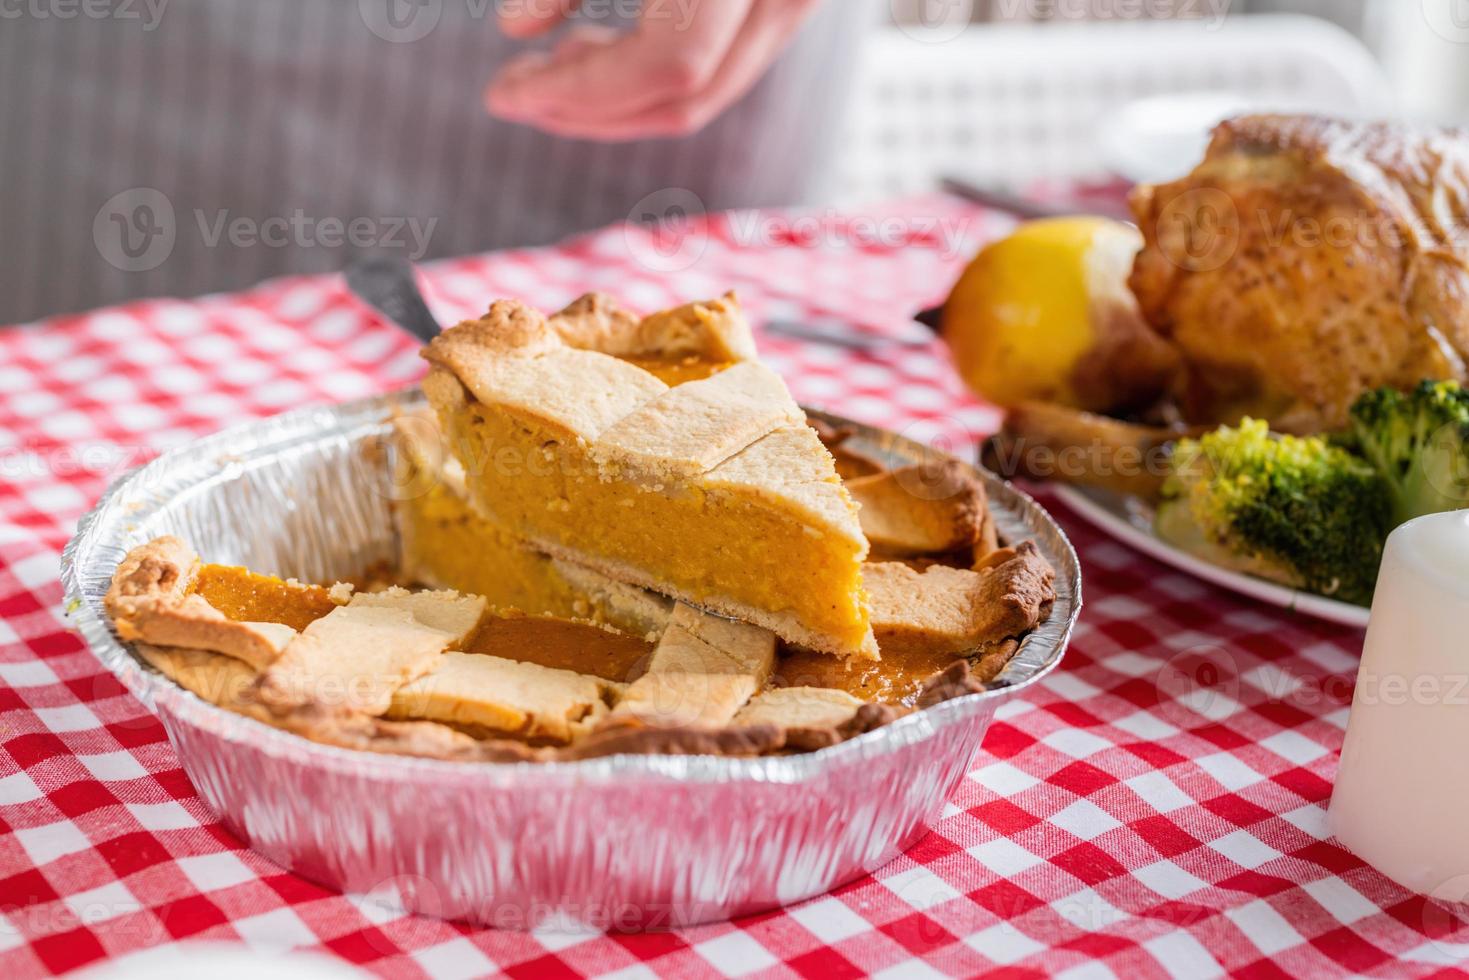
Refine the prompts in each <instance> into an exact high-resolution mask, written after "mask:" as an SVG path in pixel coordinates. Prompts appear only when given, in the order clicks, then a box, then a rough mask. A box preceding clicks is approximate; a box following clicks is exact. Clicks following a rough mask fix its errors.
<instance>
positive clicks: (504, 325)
mask: <svg viewBox="0 0 1469 980" xmlns="http://www.w3.org/2000/svg"><path fill="white" fill-rule="evenodd" d="M723 302H726V303H729V302H732V301H730V300H726V301H723ZM716 314H717V315H719V316H726V315H728V314H729V310H728V308H725V309H718V310H714V311H713V312H711V311H710V310H707V309H706V310H704V311H703V312H702V313H700V314H699V315H700V316H706V317H708V316H714V315H716ZM684 319H687V317H685V318H684ZM684 319H680V318H671V319H670V320H669V323H668V326H667V331H668V332H669V334H670V336H669V341H668V343H669V345H670V347H672V346H673V345H674V344H675V342H676V341H681V340H683V339H684V338H686V336H687V335H689V334H690V333H691V328H690V323H694V321H693V320H690V321H689V322H688V323H686V322H684ZM658 323H659V321H657V320H653V321H652V323H651V324H649V323H648V322H647V321H644V323H643V325H642V328H641V330H640V331H639V333H638V340H639V344H638V346H639V352H640V353H639V357H638V358H636V359H627V358H623V357H618V356H614V355H612V354H608V353H604V352H602V351H599V350H592V349H586V348H582V347H575V346H572V345H571V344H570V343H568V342H567V340H566V339H565V337H566V336H567V335H570V333H571V332H570V331H569V330H567V329H566V328H565V327H564V325H563V326H561V327H559V328H558V326H557V325H556V324H552V323H550V322H548V321H547V320H546V318H545V317H543V316H542V315H541V314H540V313H539V312H537V311H535V310H532V309H529V308H527V307H525V306H522V305H521V304H519V303H515V302H508V301H502V302H497V303H495V304H494V305H493V306H492V307H491V308H490V311H489V313H488V314H486V316H485V317H483V318H482V319H479V320H472V321H468V322H465V323H462V324H460V325H459V326H456V327H454V328H452V329H450V330H447V331H445V332H444V333H443V334H442V335H441V336H439V337H438V338H436V339H435V340H434V341H433V342H432V343H431V344H430V345H429V346H428V348H427V349H426V350H425V351H424V356H425V357H426V358H427V359H428V360H429V362H430V363H431V364H432V365H433V369H432V370H431V372H430V373H429V376H428V378H427V379H426V381H425V383H424V389H425V391H426V392H427V393H428V397H429V399H430V401H431V402H432V404H433V406H434V408H435V410H436V412H437V414H438V416H439V419H440V422H441V425H442V427H443V430H444V432H445V434H446V437H447V440H448V445H449V448H450V451H451V452H452V453H453V454H454V455H455V456H456V457H457V458H458V459H459V461H460V463H461V465H462V467H463V470H464V474H465V487H466V490H467V493H468V494H469V496H470V498H471V499H472V501H473V503H474V504H475V507H476V510H477V511H478V512H479V513H480V514H481V515H482V516H483V517H484V518H485V519H486V520H487V521H489V522H490V523H492V524H493V525H495V526H498V527H499V528H501V529H502V530H504V531H506V532H507V533H509V534H512V535H514V536H516V537H517V538H520V539H522V540H525V541H526V542H528V543H530V544H531V545H533V546H534V547H535V548H536V549H538V550H540V551H543V552H545V553H547V554H549V555H551V556H553V557H556V558H560V559H564V560H566V561H569V562H574V563H576V564H579V565H583V566H586V567H588V568H591V569H594V570H596V571H598V572H600V573H602V574H604V575H606V576H608V577H609V578H612V579H614V580H617V581H620V582H625V583H627V584H630V585H636V586H641V587H644V588H648V589H651V590H654V591H656V592H660V593H663V594H664V595H667V596H670V597H673V598H676V599H679V600H682V601H684V602H688V603H691V604H693V605H696V606H699V607H702V608H704V609H708V610H711V611H713V612H716V613H720V614H722V615H726V616H732V617H735V618H737V619H740V620H742V621H745V622H748V623H753V624H756V625H758V626H761V627H764V628H766V629H768V630H770V631H771V632H773V633H775V634H777V635H778V636H780V637H781V638H783V639H785V640H787V641H789V642H792V643H796V644H800V645H802V646H805V647H809V648H812V649H815V650H819V651H822V652H825V653H830V654H836V655H841V656H859V657H867V658H875V657H876V656H877V646H876V643H875V640H874V637H873V633H872V628H871V625H870V622H869V614H868V608H867V602H866V596H865V593H864V591H863V588H862V562H863V560H864V559H865V558H866V556H867V551H868V543H867V539H866V538H865V537H864V535H863V533H862V527H861V524H860V522H859V520H858V516H857V507H856V505H855V504H854V503H853V501H852V498H851V496H850V495H849V494H848V492H847V490H846V489H845V488H844V487H843V486H842V483H841V480H840V479H839V478H838V476H837V471H836V466H835V463H834V462H833V460H832V457H831V454H830V453H829V452H827V450H826V448H825V447H824V446H823V445H822V443H821V440H820V439H819V438H818V437H817V435H816V433H815V432H813V431H812V430H811V428H810V427H809V426H807V424H806V420H805V415H804V413H803V412H802V411H801V409H800V408H799V407H798V406H797V405H796V403H795V402H794V401H793V400H792V399H791V396H790V394H789V392H788V391H787V390H786V387H785V384H784V383H783V382H782V381H781V380H780V378H779V377H778V376H777V375H776V374H775V373H774V372H772V371H771V370H770V369H769V368H767V367H765V366H764V365H762V364H760V363H759V362H757V361H753V360H748V359H743V358H742V356H741V354H740V352H739V351H736V350H733V349H731V351H730V353H729V354H728V356H729V357H730V358H731V359H730V360H729V361H727V362H721V363H717V364H714V365H713V366H712V367H711V368H710V369H709V370H708V371H703V370H701V371H697V372H668V371H663V370H658V369H656V364H655V363H653V362H656V361H657V356H656V355H657V348H658V340H657V336H656V334H657V332H658V330H659V329H660V328H659V326H658ZM701 329H702V328H701ZM708 334H709V331H708V330H707V329H703V331H702V335H708ZM650 353H651V354H652V355H653V357H652V358H651V361H650V358H649V354H650ZM674 353H675V354H676V353H677V352H676V351H675V352H674ZM650 364H653V369H650ZM664 378H667V379H668V381H665V380H664ZM686 378H688V379H687V380H686ZM669 382H672V383H669Z"/></svg>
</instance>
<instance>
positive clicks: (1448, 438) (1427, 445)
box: [1349, 381, 1469, 527]
mask: <svg viewBox="0 0 1469 980" xmlns="http://www.w3.org/2000/svg"><path fill="white" fill-rule="evenodd" d="M1349 438H1350V439H1351V440H1352V442H1353V444H1354V446H1355V447H1356V449H1357V451H1358V452H1360V453H1361V454H1362V455H1363V456H1364V457H1366V459H1367V461H1368V462H1370V463H1371V464H1372V465H1373V466H1375V467H1376V468H1377V471H1378V472H1379V473H1381V474H1382V475H1383V477H1384V478H1385V479H1386V480H1387V484H1388V492H1389V493H1390V494H1391V497H1392V521H1393V526H1394V527H1396V526H1397V525H1399V524H1402V523H1404V522H1406V521H1411V520H1412V519H1413V518H1415V517H1422V516H1423V515H1424V514H1437V513H1439V512H1441V511H1445V510H1460V509H1462V508H1464V507H1469V449H1466V446H1469V391H1466V390H1464V389H1463V388H1461V387H1460V386H1459V385H1458V384H1457V383H1456V382H1453V381H1424V382H1423V383H1422V384H1420V385H1418V387H1416V388H1414V389H1413V390H1412V391H1409V392H1402V391H1398V390H1397V389H1395V388H1381V389H1379V390H1377V391H1369V392H1368V393H1367V394H1365V395H1363V396H1362V397H1361V398H1359V399H1357V403H1356V404H1355V405H1353V406H1352V426H1351V431H1350V433H1349Z"/></svg>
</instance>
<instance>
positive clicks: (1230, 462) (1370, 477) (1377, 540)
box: [1157, 419, 1389, 604]
mask: <svg viewBox="0 0 1469 980" xmlns="http://www.w3.org/2000/svg"><path fill="white" fill-rule="evenodd" d="M1388 509H1389V503H1388V497H1387V488H1386V486H1385V483H1384V481H1383V479H1382V478H1381V477H1380V476H1379V475H1378V474H1377V472H1376V471H1375V470H1374V469H1373V468H1372V467H1371V466H1369V465H1368V464H1367V463H1365V462H1363V461H1362V460H1361V459H1358V458H1357V457H1356V456H1353V455H1352V454H1351V453H1349V452H1347V451H1346V450H1344V449H1341V448H1339V447H1337V446H1333V445H1331V444H1330V443H1329V442H1328V441H1327V440H1325V439H1322V438H1309V439H1303V438H1297V437H1295V436H1274V435H1272V434H1271V433H1270V430H1269V428H1268V426H1267V425H1266V424H1265V423H1264V422H1259V421H1255V420H1253V419H1245V420H1244V422H1242V423H1241V424H1240V426H1239V428H1237V429H1231V428H1227V427H1224V428H1220V429H1218V430H1217V431H1215V432H1212V433H1210V434H1209V435H1206V436H1204V437H1203V438H1201V439H1198V440H1194V439H1184V440H1181V441H1180V442H1179V443H1178V445H1177V446H1176V447H1175V449H1174V454H1173V464H1172V472H1171V474H1170V476H1169V477H1168V479H1167V480H1166V481H1165V483H1164V486H1163V501H1162V503H1161V505H1160V506H1159V508H1158V518H1157V531H1158V534H1159V536H1160V537H1162V538H1164V539H1165V540H1167V541H1170V542H1172V543H1173V544H1175V545H1177V546H1179V547H1182V548H1184V549H1186V550H1189V551H1192V552H1194V553H1195V554H1198V555H1199V556H1200V557H1203V558H1205V559H1207V560H1209V561H1213V562H1215V563H1216V564H1223V565H1225V566H1227V567H1232V568H1235V569H1237V570H1239V571H1244V572H1248V573H1250V574H1253V575H1258V576H1261V577H1263V578H1269V579H1273V580H1275V581H1278V582H1282V583H1284V584H1286V585H1290V586H1293V587H1295V588H1301V589H1307V590H1309V591H1312V592H1318V593H1321V594H1322V595H1328V596H1332V597H1333V598H1338V599H1343V600H1345V601H1347V602H1355V603H1358V604H1366V603H1368V602H1370V601H1371V599H1372V589H1373V586H1374V585H1375V584H1376V581H1377V566H1378V563H1379V562H1380V560H1381V558H1382V543H1383V541H1384V539H1385V538H1386V537H1387V531H1388Z"/></svg>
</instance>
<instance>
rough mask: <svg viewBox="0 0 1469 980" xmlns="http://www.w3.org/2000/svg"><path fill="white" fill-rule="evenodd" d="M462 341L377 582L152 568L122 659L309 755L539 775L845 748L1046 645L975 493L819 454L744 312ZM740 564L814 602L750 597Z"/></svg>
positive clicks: (478, 334) (945, 473)
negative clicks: (471, 764) (416, 760)
mask: <svg viewBox="0 0 1469 980" xmlns="http://www.w3.org/2000/svg"><path fill="white" fill-rule="evenodd" d="M442 340H443V342H442V343H438V344H437V347H436V348H431V349H430V351H429V352H428V356H429V358H430V360H431V361H432V362H433V363H434V365H435V367H434V369H433V371H432V372H431V375H430V378H429V384H428V387H429V391H430V395H431V398H432V400H433V402H434V405H435V408H436V409H437V412H436V413H434V414H433V415H413V416H406V417H404V418H400V419H398V420H397V424H396V433H395V439H394V450H395V451H394V452H393V454H392V456H393V459H394V465H395V466H396V467H397V475H398V480H399V484H398V487H397V490H398V493H397V494H396V495H395V518H396V523H397V526H398V527H397V529H398V532H399V535H398V536H399V540H400V543H401V556H400V558H401V560H400V562H399V566H398V567H397V568H396V569H393V570H391V571H390V572H388V573H385V575H386V580H385V581H382V582H379V583H377V584H376V585H374V586H373V587H372V588H371V589H369V588H367V587H354V586H352V585H350V584H342V583H336V584H313V583H304V582H299V581H296V580H294V579H289V578H281V577H277V576H274V575H269V574H262V573H260V572H258V571H253V570H250V569H246V568H242V567H238V566H232V565H224V564H212V563H208V562H204V561H202V560H201V559H200V558H199V556H198V555H196V554H195V553H194V552H193V550H192V549H191V548H190V547H189V546H188V545H187V544H186V543H184V542H183V541H181V540H179V539H176V538H171V537H164V538H158V539H156V540H154V541H150V542H148V543H146V544H143V545H140V546H139V547H138V548H136V549H134V550H133V551H132V552H130V553H129V554H128V555H127V556H126V557H125V558H124V560H123V561H122V563H121V564H120V565H119V567H118V569H117V572H116V574H115V576H114V579H113V583H112V587H111V589H110V591H109V593H108V595H107V597H106V602H105V604H106V608H107V610H108V612H109V614H110V615H111V617H112V620H113V623H114V625H115V627H116V629H117V632H118V635H119V636H120V637H121V638H122V639H124V640H126V641H129V642H131V643H132V644H133V645H134V648H135V649H136V651H137V653H138V654H139V656H140V657H141V658H142V659H143V660H144V661H146V662H147V663H148V664H150V665H152V666H153V667H154V668H156V669H157V670H159V671H160V672H161V673H163V674H165V675H167V676H168V677H170V678H172V679H174V680H175V681H176V682H177V683H178V684H179V685H180V686H182V687H184V688H185V689H187V690H189V691H190V692H192V693H194V694H196V695H197V696H199V697H201V698H203V699H205V700H207V701H210V702H212V703H214V704H217V705H220V706H222V707H224V708H227V709H229V710H232V711H236V712H239V713H241V714H245V715H248V716H250V717H253V718H255V719H257V720H259V721H262V722H265V723H266V724H270V725H273V726H276V727H279V728H283V729H285V730H287V731H290V732H293V733H295V734H298V735H301V736H303V737H306V738H309V739H312V740H315V741H319V742H323V743H327V744H332V745H337V746H342V747H346V748H352V749H361V750H367V751H375V752H387V753H397V754H411V755H420V756H431V757H436V758H444V759H455V760H478V761H525V760H555V759H565V760H571V759H583V758H592V757H597V756H605V755H610V754H617V753H625V752H638V753H717V754H726V755H759V754H767V753H784V752H800V751H812V750H816V749H820V748H824V747H826V746H830V745H834V744H836V743H838V742H840V741H842V740H844V739H847V738H852V737H855V736H857V735H861V734H863V733H864V732H868V731H871V730H872V729H874V728H876V727H879V726H881V725H884V724H887V723H888V722H890V721H892V720H893V719H895V718H897V717H901V716H902V715H904V714H906V713H909V712H912V711H915V710H921V709H922V708H924V707H927V706H929V705H932V704H936V703H939V702H941V701H944V700H947V699H949V698H954V697H961V696H964V695H965V694H969V693H972V692H974V691H978V690H982V689H983V688H984V685H985V684H986V683H988V682H989V681H990V680H991V679H992V678H993V677H994V676H995V675H996V674H997V673H998V672H999V671H1000V670H1001V669H1003V667H1004V665H1005V663H1007V662H1008V660H1009V659H1010V657H1011V656H1013V655H1014V653H1015V651H1016V650H1017V649H1018V647H1019V643H1020V641H1021V640H1022V639H1023V637H1024V636H1025V635H1026V634H1027V633H1028V632H1029V631H1030V630H1031V629H1033V628H1034V627H1035V626H1036V625H1037V624H1038V623H1040V622H1042V621H1043V620H1044V619H1045V618H1046V617H1047V616H1048V615H1049V611H1050V605H1051V602H1052V601H1053V600H1054V598H1055V592H1054V575H1053V572H1052V570H1051V568H1050V566H1049V565H1048V564H1047V563H1046V562H1045V560H1044V558H1043V557H1042V556H1041V555H1040V553H1039V552H1038V551H1037V550H1036V549H1035V548H1034V546H1033V545H1030V544H1029V543H1026V542H1015V543H1012V544H1010V545H1009V546H1002V545H1001V542H999V540H998V538H997V535H996V534H995V525H994V521H993V519H992V517H991V515H990V513H989V507H988V504H987V501H986V499H985V496H984V488H983V485H982V484H981V483H980V482H979V481H978V480H977V479H976V478H975V477H974V475H973V473H972V472H971V471H969V470H968V469H967V468H965V467H963V466H961V465H959V464H957V463H954V462H952V461H946V460H943V459H939V460H936V461H935V462H933V463H930V464H925V465H924V466H922V467H916V468H914V467H909V468H905V469H900V470H894V471H889V470H888V469H887V468H886V467H885V466H884V465H883V464H882V463H881V462H880V461H878V460H877V459H875V458H872V457H868V456H864V455H863V454H861V453H860V452H857V451H856V450H854V449H853V448H851V446H850V445H849V441H850V440H849V434H847V433H844V432H838V431H833V430H831V429H830V428H828V427H825V426H822V425H820V424H819V423H815V424H808V423H807V422H806V420H805V419H804V417H803V415H802V414H801V413H800V411H799V409H796V408H794V406H793V405H792V404H791V403H790V399H789V396H788V395H787V394H785V389H784V387H783V386H782V385H780V383H779V380H778V379H777V378H775V377H774V375H771V374H770V373H769V372H767V371H765V370H764V369H763V368H760V367H759V366H758V365H757V364H755V363H754V361H753V355H754V347H753V343H752V342H751V341H750V334H749V329H748V326H747V325H746V324H745V322H744V319H743V317H742V316H741V315H740V314H739V310H738V306H737V304H736V303H735V301H734V299H733V297H731V296H726V297H723V298H721V299H719V300H714V301H710V302H706V303H694V304H689V305H687V306H685V307H680V308H678V309H676V310H671V311H667V312H665V313H661V314H655V315H654V316H652V317H636V316H633V315H632V314H629V313H627V312H626V311H624V310H622V309H621V308H620V307H618V306H617V305H616V304H615V303H613V302H611V301H610V300H608V299H606V298H605V297H600V296H595V295H593V296H588V297H583V298H582V299H581V300H578V301H577V302H576V303H573V304H572V305H571V306H570V307H568V308H567V309H566V310H563V311H561V312H560V313H557V314H555V315H553V316H551V317H549V318H543V317H541V316H540V315H539V314H537V313H534V312H533V311H529V310H526V309H525V308H523V307H518V306H512V305H508V304H497V306H496V307H495V308H493V309H492V310H491V312H490V314H489V315H488V316H487V317H486V318H484V319H483V320H480V321H473V322H471V323H469V324H464V325H461V327H459V328H455V330H453V331H450V332H448V333H447V334H446V335H445V337H444V338H443V339H442ZM572 378H579V379H581V380H580V381H579V382H578V383H576V384H575V385H572V384H568V383H562V382H564V381H566V380H568V379H572ZM553 380H555V381H556V383H553ZM629 419H634V420H636V421H635V422H630V421H628V420H629ZM690 433H694V434H696V438H690V437H689V435H690ZM502 485H508V486H509V489H505V490H504V492H503V493H499V494H497V493H496V492H495V491H496V490H501V489H503V486H502ZM537 493H541V494H542V496H540V497H537V496H536V494H537ZM859 504H860V509H859ZM497 507H498V508H499V509H498V510H497V509H496V508H497ZM614 508H615V509H614ZM645 511H647V512H650V513H651V515H652V516H651V517H650V516H649V514H648V513H644V512H645ZM506 514H509V515H510V517H511V518H512V519H511V520H507V519H506ZM567 514H579V515H582V516H583V517H585V522H584V523H582V524H578V523H576V522H574V521H572V519H571V518H568V517H566V516H565V515H567ZM599 522H601V523H599ZM680 522H682V523H680ZM578 527H581V528H584V529H592V530H594V531H595V532H596V533H590V532H583V531H578V530H577V529H578ZM674 531H678V532H679V533H680V534H683V535H684V536H685V537H687V538H689V539H690V540H680V539H679V537H678V534H674V533H672V532H674ZM635 533H636V534H637V535H641V536H642V537H643V538H644V539H646V540H645V541H644V542H642V543H641V544H639V546H638V547H633V546H632V544H631V542H632V539H633V536H634V534H635ZM869 543H870V544H869ZM618 549H623V550H618ZM869 549H870V553H869ZM772 556H777V557H778V559H779V561H776V560H775V559H774V558H772ZM740 562H746V563H748V564H750V565H751V566H752V567H754V568H758V569H760V570H761V571H762V574H769V575H776V574H777V573H779V574H780V575H781V576H783V577H780V578H779V581H780V582H781V583H783V585H782V588H784V589H787V590H797V587H798V586H800V585H801V584H802V583H806V582H812V583H814V585H813V591H812V592H811V596H814V597H816V598H815V599H812V600H811V601H789V600H787V599H786V598H785V597H784V596H783V595H778V594H777V592H775V591H771V590H766V591H761V590H760V589H755V588H752V587H751V586H750V583H749V581H748V580H747V579H748V576H745V577H743V578H742V576H741V575H739V574H737V572H738V571H739V564H740ZM781 564H790V565H791V566H792V567H791V569H790V570H789V571H786V570H784V569H778V568H777V566H778V565H781ZM830 580H836V582H837V584H835V585H833V584H832V581H830ZM389 581H391V582H396V583H397V585H390V584H388V582H389ZM792 594H793V595H797V596H798V597H799V596H800V595H801V593H799V591H793V592H792ZM772 596H776V598H772ZM806 598H810V596H807V597H806ZM691 600H692V601H691ZM711 610H712V611H711ZM717 612H723V613H725V615H718V614H716V613H717ZM833 654H842V655H843V656H834V655H833Z"/></svg>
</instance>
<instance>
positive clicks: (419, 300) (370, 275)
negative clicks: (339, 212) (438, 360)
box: [344, 255, 442, 344]
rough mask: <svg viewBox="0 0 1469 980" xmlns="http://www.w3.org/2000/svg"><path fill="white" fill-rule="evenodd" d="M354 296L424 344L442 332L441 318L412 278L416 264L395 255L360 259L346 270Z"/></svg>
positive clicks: (348, 282) (348, 283)
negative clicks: (435, 313)
mask: <svg viewBox="0 0 1469 980" xmlns="http://www.w3.org/2000/svg"><path fill="white" fill-rule="evenodd" d="M344 275H345V276H346V279H347V288H348V289H350V290H352V293H353V295H355V296H356V297H357V298H358V299H360V300H362V301H363V302H364V303H366V304H367V305H368V306H371V307H372V308H373V309H375V310H377V311H378V312H379V313H381V314H382V315H383V316H385V317H387V318H388V319H389V320H391V321H393V322H394V323H396V324H397V325H398V326H400V327H402V328H403V329H404V330H406V331H408V332H409V333H410V334H412V335H413V336H415V337H417V338H418V339H419V340H421V341H423V342H424V343H425V344H426V343H428V342H429V341H430V340H433V339H434V338H435V337H437V336H438V335H439V333H440V332H441V330H442V328H441V327H440V326H439V321H438V320H435V319H434V315H433V314H432V313H430V312H429V308H428V304H427V303H425V302H424V301H423V293H421V292H419V289H418V281H417V280H416V279H415V278H414V277H413V263H412V262H409V261H408V260H407V259H402V258H398V257H397V256H393V255H374V256H370V257H368V258H364V259H358V260H357V261H355V262H353V263H352V264H351V265H349V266H347V271H346V272H345V273H344Z"/></svg>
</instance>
